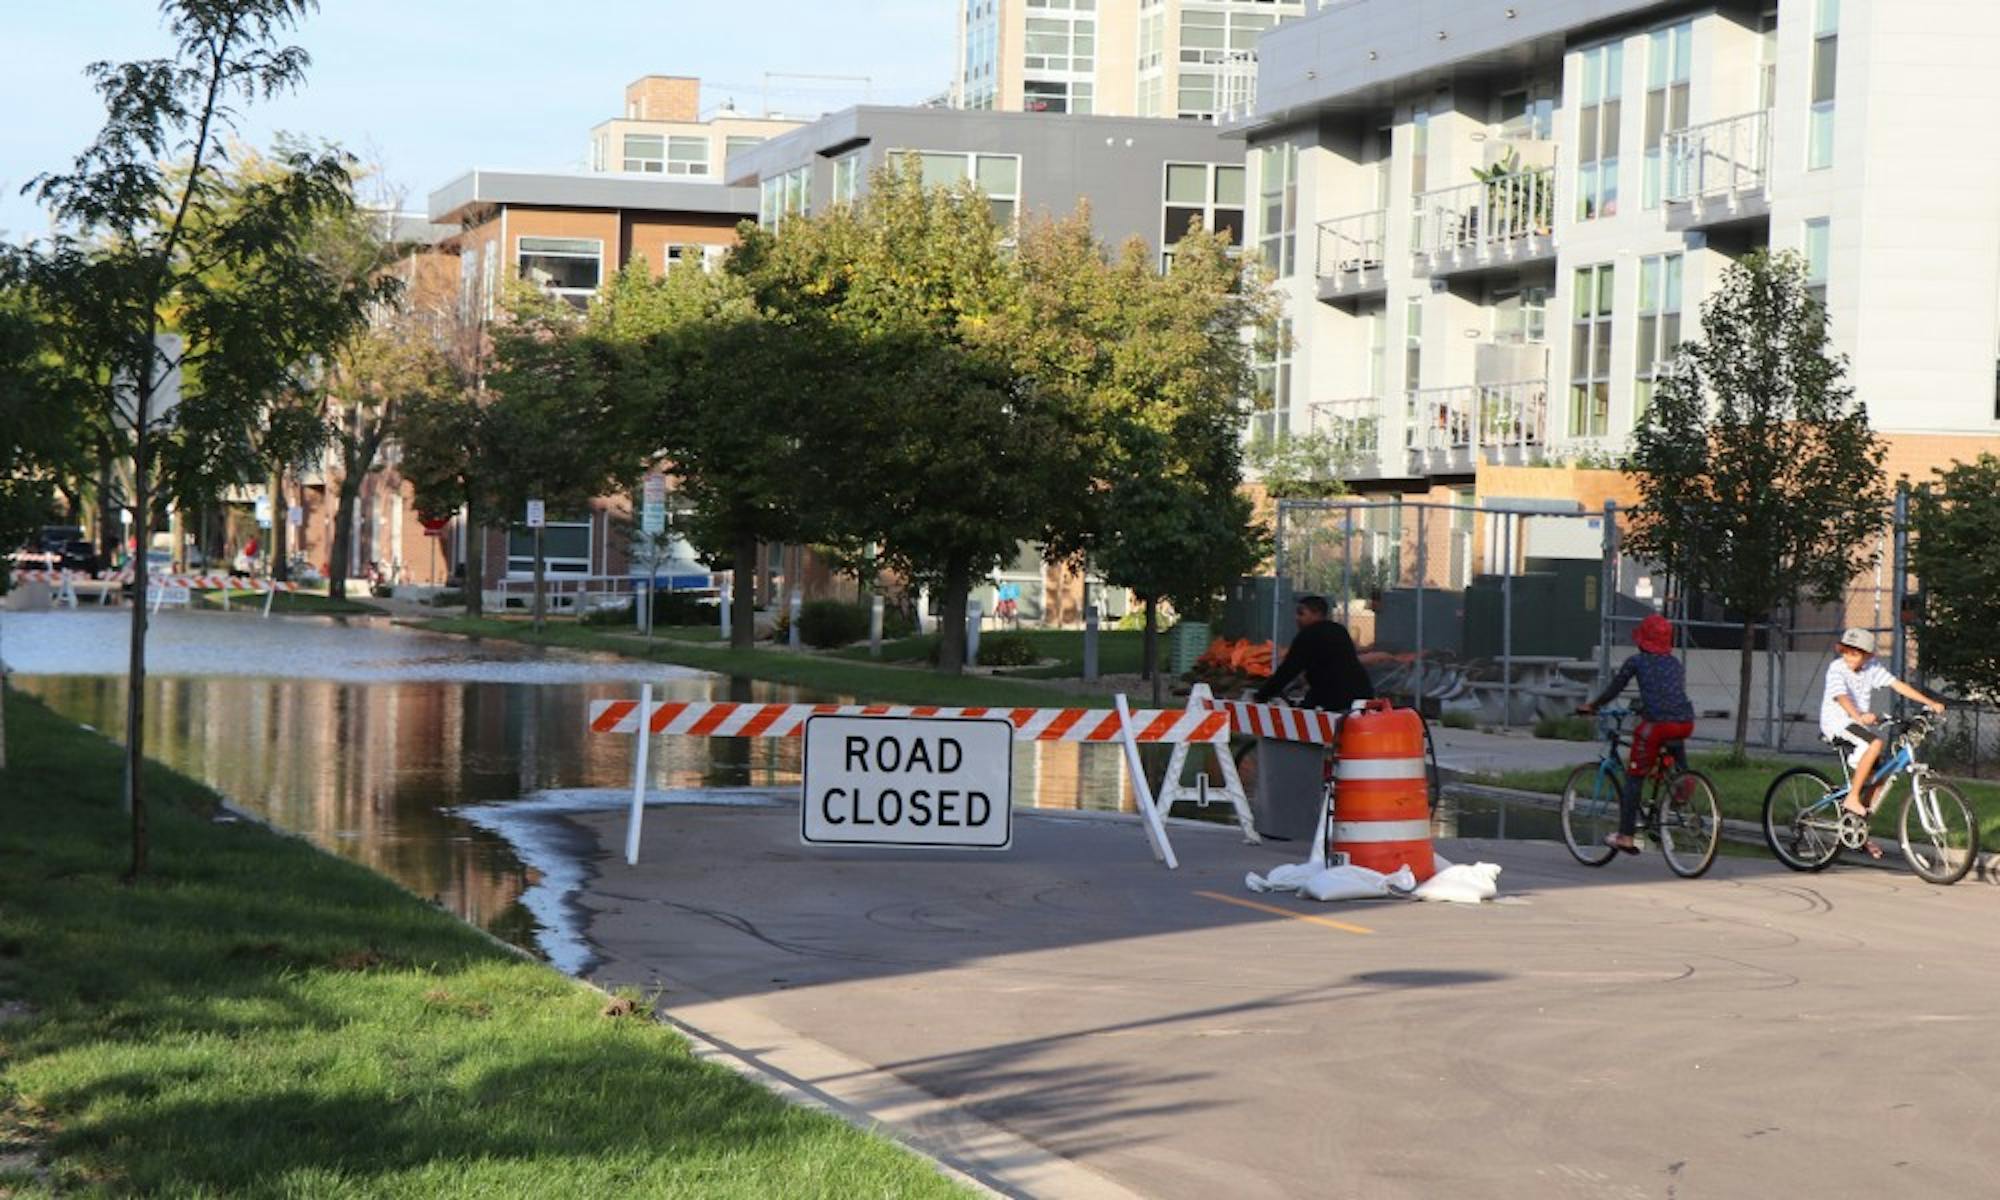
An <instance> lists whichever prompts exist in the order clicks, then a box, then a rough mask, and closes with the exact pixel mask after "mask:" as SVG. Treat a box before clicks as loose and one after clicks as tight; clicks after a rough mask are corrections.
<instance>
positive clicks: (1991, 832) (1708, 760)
mask: <svg viewBox="0 0 2000 1200" xmlns="http://www.w3.org/2000/svg"><path fill="white" fill-rule="evenodd" d="M1692 760H1693V762H1694V765H1695V767H1696V769H1698V770H1700V771H1701V773H1702V774H1704V775H1706V776H1708V777H1709V778H1710V779H1711V780H1714V781H1715V787H1716V790H1717V791H1718V792H1720V793H1721V797H1720V799H1721V801H1722V815H1724V816H1725V817H1734V818H1736V819H1738V820H1742V821H1762V820H1763V819H1764V793H1765V792H1766V791H1767V790H1769V788H1770V786H1771V781H1772V780H1773V779H1776V778H1777V777H1778V775H1779V773H1780V772H1783V771H1787V770H1790V769H1791V768H1793V767H1796V766H1800V765H1803V764H1801V763H1798V762H1795V761H1792V760H1789V759H1779V758H1760V757H1758V756H1755V755H1752V756H1751V757H1750V758H1749V759H1748V760H1747V761H1746V762H1744V763H1742V764H1740V765H1733V766H1732V765H1731V764H1730V762H1729V755H1728V753H1727V752H1726V751H1711V752H1708V753H1697V754H1694V755H1692ZM1811 765H1813V766H1816V767H1818V768H1819V769H1820V770H1821V771H1822V772H1825V773H1826V774H1827V775H1828V776H1830V777H1831V778H1834V779H1836V780H1837V779H1838V778H1839V777H1840V767H1839V764H1838V763H1836V762H1834V760H1833V756H1832V755H1831V754H1828V755H1827V756H1826V758H1825V760H1824V761H1822V762H1818V763H1813V764H1811ZM1573 769H1574V768H1571V767H1563V768H1560V769H1557V770H1543V771H1509V772H1506V773H1504V774H1502V775H1500V776H1498V777H1496V778H1495V779H1494V780H1493V782H1494V783H1496V784H1498V785H1499V786H1501V787H1511V788H1519V789H1521V790H1522V791H1529V792H1553V793H1557V794H1560V793H1561V792H1562V789H1563V783H1564V782H1565V781H1566V780H1567V779H1568V778H1569V773H1570V771H1571V770H1573ZM1951 783H1952V785H1953V786H1954V787H1956V788H1958V790H1959V791H1960V792H1961V793H1963V794H1964V796H1965V798H1966V800H1967V802H1969V803H1970V804H1971V805H1972V810H1973V812H1974V813H1976V814H1977V815H1978V817H1979V844H1980V845H1981V846H1982V847H1984V848H1986V849H1988V850H1996V849H2000V784H1994V783H1988V782H1983V781H1979V780H1970V779H1951ZM1907 795H1909V792H1908V790H1907V788H1906V787H1905V786H1904V785H1903V784H1901V783H1898V784H1897V786H1896V788H1895V790H1894V792H1892V793H1891V794H1890V796H1889V797H1888V800H1887V803H1886V805H1885V806H1884V807H1883V808H1882V809H1880V810H1878V812H1877V814H1876V818H1875V824H1876V829H1877V830H1878V831H1886V830H1890V829H1892V828H1893V824H1894V822H1895V820H1896V814H1897V812H1899V811H1900V809H1901V805H1902V802H1903V797H1905V796H1907Z"/></svg>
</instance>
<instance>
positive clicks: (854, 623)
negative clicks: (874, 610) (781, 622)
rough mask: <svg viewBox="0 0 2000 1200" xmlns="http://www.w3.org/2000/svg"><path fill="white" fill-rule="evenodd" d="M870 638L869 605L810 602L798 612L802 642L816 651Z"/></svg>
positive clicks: (835, 601) (823, 601)
mask: <svg viewBox="0 0 2000 1200" xmlns="http://www.w3.org/2000/svg"><path fill="white" fill-rule="evenodd" d="M788 632H789V631H788ZM867 636H868V608H867V606H866V605H861V604H848V603H846V602H845V601H841V600H810V601H807V602H806V603H805V604H803V605H801V606H800V608H799V640H800V641H802V642H804V643H805V644H806V645H808V646H811V647H813V648H814V649H816V650H830V649H832V648H833V647H835V646H846V645H849V644H851V643H854V642H858V641H861V640H862V639H864V638H866V637H867Z"/></svg>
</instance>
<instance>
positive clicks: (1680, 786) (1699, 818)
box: [1657, 771, 1722, 879]
mask: <svg viewBox="0 0 2000 1200" xmlns="http://www.w3.org/2000/svg"><path fill="white" fill-rule="evenodd" d="M1664 791H1665V795H1663V796H1662V797H1661V799H1660V815H1659V823H1658V825H1657V832H1658V835H1659V838H1660V853H1662V854H1664V855H1666V856H1667V866H1668V868H1669V869H1671V870H1672V871H1673V873H1674V874H1676V875H1678V876H1680V877H1681V878H1683V879H1695V878H1698V877H1699V876H1700V875H1702V874H1703V873H1704V872H1706V871H1707V870H1708V869H1709V867H1711V866H1713V865H1714V864H1715V848H1716V847H1717V846H1718V845H1720V844H1721V842H1722V804H1721V803H1720V802H1719V801H1718V800H1717V799H1716V793H1715V785H1714V784H1713V783H1711V782H1709V778H1708V776H1706V775H1703V774H1702V773H1701V772H1700V771H1677V772H1675V773H1674V774H1672V775H1670V776H1668V777H1667V781H1666V787H1665V789H1664Z"/></svg>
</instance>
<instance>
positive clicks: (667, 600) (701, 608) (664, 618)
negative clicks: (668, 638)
mask: <svg viewBox="0 0 2000 1200" xmlns="http://www.w3.org/2000/svg"><path fill="white" fill-rule="evenodd" d="M628 616H629V614H628ZM653 624H654V626H655V627H657V626H661V625H717V626H719V625H721V624H722V605H721V604H719V603H717V602H716V599H715V597H713V596H708V595H704V594H703V593H700V592H655V593H653Z"/></svg>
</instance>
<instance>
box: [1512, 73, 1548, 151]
mask: <svg viewBox="0 0 2000 1200" xmlns="http://www.w3.org/2000/svg"><path fill="white" fill-rule="evenodd" d="M1555 135H1556V98H1555V97H1554V96H1553V95H1550V94H1549V91H1548V89H1547V87H1546V86H1544V85H1537V86H1535V87H1529V88H1522V89H1520V90H1519V91H1513V92H1508V93H1506V94H1505V95H1503V96H1501V97H1500V136H1501V138H1502V139H1504V140H1506V141H1510V142H1545V141H1548V140H1549V139H1550V138H1553V137H1554V136H1555Z"/></svg>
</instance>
